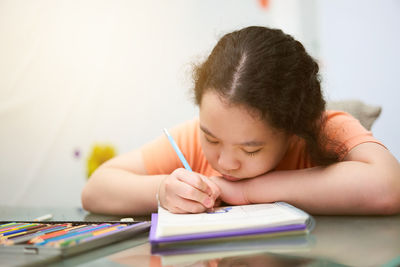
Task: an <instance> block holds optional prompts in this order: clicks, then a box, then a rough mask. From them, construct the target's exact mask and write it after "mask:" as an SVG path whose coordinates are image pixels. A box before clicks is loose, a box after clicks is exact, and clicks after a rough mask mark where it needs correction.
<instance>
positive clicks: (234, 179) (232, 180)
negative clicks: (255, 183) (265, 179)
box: [222, 174, 241, 182]
mask: <svg viewBox="0 0 400 267" xmlns="http://www.w3.org/2000/svg"><path fill="white" fill-rule="evenodd" d="M222 177H224V179H226V180H228V181H231V182H236V181H239V180H241V179H240V178H236V177H233V176H230V175H226V174H222Z"/></svg>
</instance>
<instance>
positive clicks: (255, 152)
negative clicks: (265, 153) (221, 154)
mask: <svg viewBox="0 0 400 267" xmlns="http://www.w3.org/2000/svg"><path fill="white" fill-rule="evenodd" d="M205 139H206V141H207V142H208V143H210V144H212V145H216V144H218V143H219V142H218V141H211V140H210V139H208V138H207V136H205ZM260 150H261V149H258V150H256V151H251V152H247V151H245V150H243V152H244V153H245V154H246V155H248V156H250V157H254V156H255V155H256V154H257V153H258V152H260Z"/></svg>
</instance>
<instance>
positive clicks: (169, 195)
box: [158, 129, 220, 213]
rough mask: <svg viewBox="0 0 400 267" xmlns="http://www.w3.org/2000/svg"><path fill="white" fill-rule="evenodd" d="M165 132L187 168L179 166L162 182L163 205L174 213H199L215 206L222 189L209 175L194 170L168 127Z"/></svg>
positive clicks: (161, 201)
mask: <svg viewBox="0 0 400 267" xmlns="http://www.w3.org/2000/svg"><path fill="white" fill-rule="evenodd" d="M164 132H165V134H166V136H167V138H168V140H169V142H170V143H171V145H172V147H173V148H174V150H175V152H176V153H177V155H178V157H179V159H180V160H181V162H182V164H183V166H185V169H183V168H179V169H176V170H175V171H174V172H172V173H171V174H170V175H168V176H167V177H166V178H165V179H163V181H162V182H161V184H160V187H159V190H158V198H159V202H160V204H161V206H162V207H163V208H165V209H167V210H169V211H170V212H173V213H199V212H204V211H206V210H207V209H210V208H212V207H214V204H215V201H216V199H217V198H218V196H219V195H220V190H219V188H218V186H217V185H216V184H214V183H213V182H212V181H211V180H209V179H208V177H206V176H204V175H201V174H199V173H196V172H193V171H192V169H191V168H190V166H189V164H188V163H187V161H186V159H185V157H184V156H183V154H182V152H181V151H180V149H179V147H178V145H177V144H176V143H175V141H174V140H173V138H172V136H171V135H170V134H169V133H168V131H167V130H166V129H164Z"/></svg>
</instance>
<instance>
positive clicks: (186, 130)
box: [140, 120, 196, 175]
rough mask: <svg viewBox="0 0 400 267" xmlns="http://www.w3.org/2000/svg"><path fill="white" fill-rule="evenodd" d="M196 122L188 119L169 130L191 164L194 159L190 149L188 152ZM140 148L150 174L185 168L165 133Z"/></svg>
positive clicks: (167, 172)
mask: <svg viewBox="0 0 400 267" xmlns="http://www.w3.org/2000/svg"><path fill="white" fill-rule="evenodd" d="M195 123H196V121H195V120H193V121H188V122H186V123H183V124H181V125H178V126H176V127H174V128H172V129H171V130H170V131H169V132H170V134H171V136H172V137H173V138H174V140H175V142H176V143H177V145H178V147H179V148H180V150H181V152H182V154H183V155H184V156H185V158H186V159H187V160H188V162H189V164H190V163H191V161H192V159H191V158H192V157H191V155H190V153H189V152H190V151H189V152H188V150H190V145H189V143H190V139H191V136H190V135H191V131H192V128H193V127H195ZM140 150H141V153H142V157H143V162H144V165H145V168H146V171H147V173H148V174H149V175H156V174H170V173H172V172H173V171H174V170H176V169H177V168H183V164H182V162H181V161H180V160H179V157H178V155H177V154H176V152H175V150H174V149H173V148H172V145H171V144H170V143H169V141H168V138H167V137H166V136H165V135H161V136H159V137H158V138H156V139H155V140H153V141H151V142H149V143H147V144H145V145H144V146H142V147H141V149H140Z"/></svg>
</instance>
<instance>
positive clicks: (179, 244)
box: [149, 202, 314, 253]
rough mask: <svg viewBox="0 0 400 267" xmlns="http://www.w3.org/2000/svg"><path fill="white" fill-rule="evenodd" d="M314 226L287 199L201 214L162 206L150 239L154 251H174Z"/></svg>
mask: <svg viewBox="0 0 400 267" xmlns="http://www.w3.org/2000/svg"><path fill="white" fill-rule="evenodd" d="M313 227H314V220H313V218H312V217H311V216H310V215H308V214H307V213H306V212H304V211H302V210H300V209H298V208H296V207H294V206H292V205H290V204H288V203H284V202H276V203H270V204H252V205H242V206H226V207H219V208H217V209H215V210H214V211H213V212H208V213H199V214H173V213H170V212H169V211H167V210H165V209H163V208H162V207H159V209H158V214H153V215H152V225H151V229H150V237H149V240H150V243H151V245H152V251H153V252H161V251H165V252H166V251H169V253H171V252H172V251H174V250H175V251H177V250H181V249H184V250H188V249H189V248H195V247H196V246H198V245H199V244H201V243H205V244H208V245H210V244H211V243H212V244H213V245H215V244H217V245H218V242H221V243H222V242H225V243H226V242H237V241H240V242H241V243H243V242H250V243H254V241H255V240H258V241H257V242H259V241H260V239H263V240H264V239H266V238H267V239H271V238H278V237H283V236H286V237H287V236H295V235H306V234H307V233H309V232H310V231H311V230H312V229H313ZM275 242H277V241H276V240H275ZM278 242H279V241H278Z"/></svg>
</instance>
